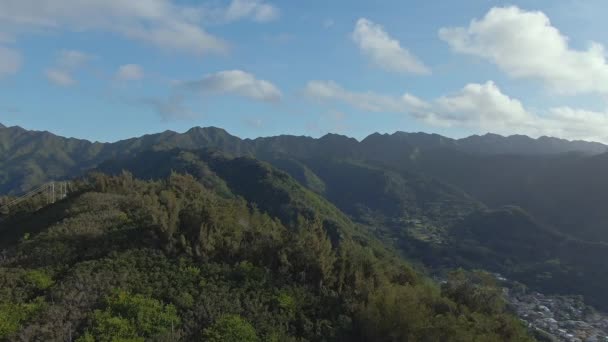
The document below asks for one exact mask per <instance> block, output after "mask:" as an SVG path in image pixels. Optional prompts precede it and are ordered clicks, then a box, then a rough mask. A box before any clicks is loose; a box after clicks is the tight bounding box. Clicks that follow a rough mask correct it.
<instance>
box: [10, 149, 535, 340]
mask: <svg viewBox="0 0 608 342" xmlns="http://www.w3.org/2000/svg"><path fill="white" fill-rule="evenodd" d="M166 156H167V155H165V157H166ZM204 156H205V157H204V158H199V157H197V158H195V155H192V154H189V153H181V154H179V158H178V159H180V160H181V161H182V162H184V163H186V164H187V165H188V167H190V171H192V173H193V175H194V177H193V176H188V175H181V174H176V173H172V172H171V171H170V169H171V168H178V164H165V165H166V166H165V169H155V168H152V167H151V166H158V164H150V165H149V167H148V168H147V169H146V170H143V171H142V170H136V171H137V172H144V171H145V172H153V173H154V176H155V177H158V179H157V180H154V181H152V180H150V181H144V180H138V179H136V178H134V177H133V176H131V175H130V174H128V173H120V174H119V175H117V176H107V175H105V174H100V173H96V174H92V175H91V176H90V177H89V178H88V179H86V180H83V181H80V182H78V183H77V184H75V187H76V188H77V189H78V190H77V191H75V192H73V193H71V194H70V196H68V197H67V198H66V199H63V200H61V201H59V202H57V203H55V204H53V205H50V206H39V205H36V204H35V202H31V203H29V204H27V203H26V204H24V205H23V206H21V207H19V208H16V209H13V210H12V212H11V214H10V215H9V216H8V217H5V218H4V219H3V220H2V221H1V222H0V246H1V248H2V258H1V259H0V282H1V286H0V303H2V304H0V339H5V340H11V341H32V340H40V341H64V340H74V341H144V340H151V341H175V340H181V341H306V340H309V341H324V340H338V341H340V340H341V341H402V340H425V341H473V340H479V341H498V340H500V341H525V340H531V338H530V337H528V335H527V332H526V330H525V329H524V328H523V326H522V325H521V323H520V322H519V321H518V320H517V319H515V318H514V317H512V316H511V315H510V314H508V313H506V311H505V306H504V302H503V299H502V296H501V295H500V290H498V289H497V288H496V287H495V286H494V284H493V282H494V280H493V277H491V276H487V275H484V274H480V273H473V274H469V273H464V272H455V273H453V274H451V276H450V277H449V279H448V281H447V282H446V283H445V284H443V285H441V286H438V285H436V284H433V283H432V282H431V281H430V280H429V279H427V278H425V277H424V276H423V275H421V274H419V273H418V272H417V271H415V270H414V269H413V268H412V267H410V266H408V265H407V264H405V263H404V262H403V261H400V259H399V258H398V257H397V256H396V255H395V254H394V253H393V252H391V251H390V250H389V249H387V248H385V247H382V245H381V244H380V243H378V242H377V241H375V240H374V239H373V238H372V237H370V236H369V234H367V233H365V232H364V231H361V229H362V227H360V226H358V225H356V224H354V223H352V222H351V221H350V220H349V219H348V218H347V217H346V215H344V214H342V213H341V212H340V211H339V210H338V209H337V208H335V207H334V206H333V205H331V204H330V203H329V202H327V201H325V200H324V199H323V198H321V197H320V196H318V195H316V194H314V193H313V192H312V191H309V190H306V189H305V188H303V187H302V186H300V185H299V184H298V183H297V182H295V181H294V180H293V179H291V177H289V176H288V175H287V174H285V173H283V172H280V171H277V170H274V169H273V168H271V167H270V166H268V165H265V164H262V163H259V162H257V161H255V160H253V159H231V158H227V157H224V156H221V155H216V154H204ZM146 158H147V159H148V160H151V159H152V158H154V155H148V156H147V157H146ZM157 160H160V158H157ZM163 160H164V159H163ZM204 161H206V162H204ZM107 167H108V168H110V167H111V166H110V165H108V166H107ZM144 168H145V166H144ZM166 171H168V175H166V177H165V176H162V175H164V174H165V172H166ZM150 175H151V176H152V175H153V174H150Z"/></svg>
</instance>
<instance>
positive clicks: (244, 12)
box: [225, 0, 280, 22]
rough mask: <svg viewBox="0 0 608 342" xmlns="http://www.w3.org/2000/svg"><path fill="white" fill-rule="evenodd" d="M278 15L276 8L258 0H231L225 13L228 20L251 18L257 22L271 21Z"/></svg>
mask: <svg viewBox="0 0 608 342" xmlns="http://www.w3.org/2000/svg"><path fill="white" fill-rule="evenodd" d="M279 15H280V11H279V9H278V8H276V7H274V6H273V5H271V4H269V3H266V2H264V1H259V0H232V2H231V3H230V5H229V6H228V8H227V9H226V14H225V16H226V20H228V21H233V20H238V19H243V18H251V19H252V20H254V21H257V22H268V21H272V20H275V19H277V18H278V17H279Z"/></svg>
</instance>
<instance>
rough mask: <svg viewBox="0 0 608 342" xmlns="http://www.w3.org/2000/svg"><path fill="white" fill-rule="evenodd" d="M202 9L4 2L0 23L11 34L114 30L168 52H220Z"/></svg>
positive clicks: (152, 3) (76, 0) (108, 0)
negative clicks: (203, 21)
mask: <svg viewBox="0 0 608 342" xmlns="http://www.w3.org/2000/svg"><path fill="white" fill-rule="evenodd" d="M203 12H204V9H203V8H201V7H185V6H178V5H176V4H174V3H172V2H171V1H170V0H146V1H123V0H89V1H81V0H57V1H39V0H3V1H0V22H2V26H3V27H9V28H10V29H11V30H12V31H15V32H19V33H20V32H23V31H26V32H37V31H47V30H71V31H86V30H97V31H104V32H113V33H115V34H118V35H121V36H123V37H126V38H129V39H135V40H139V41H142V42H146V43H149V44H152V45H154V46H157V47H159V48H163V49H167V50H170V51H175V50H177V51H184V52H189V53H195V54H203V53H210V52H213V53H223V52H225V51H226V50H227V49H228V45H227V43H225V42H224V41H223V40H222V39H220V38H217V37H215V36H213V35H211V34H209V33H207V32H206V31H205V30H204V29H203V28H202V27H201V26H200V23H199V21H200V19H201V18H202V16H203Z"/></svg>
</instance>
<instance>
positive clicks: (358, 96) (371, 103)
mask: <svg viewBox="0 0 608 342" xmlns="http://www.w3.org/2000/svg"><path fill="white" fill-rule="evenodd" d="M304 93H305V94H306V95H307V96H308V97H309V98H312V99H315V100H318V101H339V102H344V103H346V104H348V105H350V106H352V107H355V108H358V109H360V110H363V111H368V112H397V113H400V112H407V111H408V110H410V109H415V108H424V107H426V106H428V104H426V103H425V102H424V101H423V100H421V99H419V98H417V97H415V96H413V95H411V94H407V93H406V94H404V95H403V96H401V97H399V96H391V95H383V94H378V93H374V92H355V91H350V90H346V89H344V88H343V87H342V86H341V85H339V84H338V83H336V82H334V81H310V82H308V84H307V85H306V88H305V89H304Z"/></svg>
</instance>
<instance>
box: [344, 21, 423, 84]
mask: <svg viewBox="0 0 608 342" xmlns="http://www.w3.org/2000/svg"><path fill="white" fill-rule="evenodd" d="M352 39H353V41H354V42H355V43H356V44H357V46H358V47H359V49H360V50H361V52H362V53H363V54H364V55H365V56H366V57H367V58H369V59H370V60H371V61H372V63H374V64H375V65H377V66H378V67H380V68H382V69H385V70H387V71H394V72H400V73H415V74H429V73H430V69H429V68H428V67H427V66H426V65H424V64H423V63H422V62H421V61H420V60H418V58H416V57H415V56H414V55H412V54H411V53H410V52H409V51H408V50H407V49H405V48H403V47H402V46H401V44H400V43H399V41H398V40H396V39H394V38H392V37H391V36H389V34H388V33H387V32H386V31H385V30H384V28H383V27H382V26H380V25H377V24H375V23H373V22H371V21H370V20H368V19H365V18H361V19H359V20H358V21H357V24H356V25H355V30H354V31H353V33H352Z"/></svg>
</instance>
